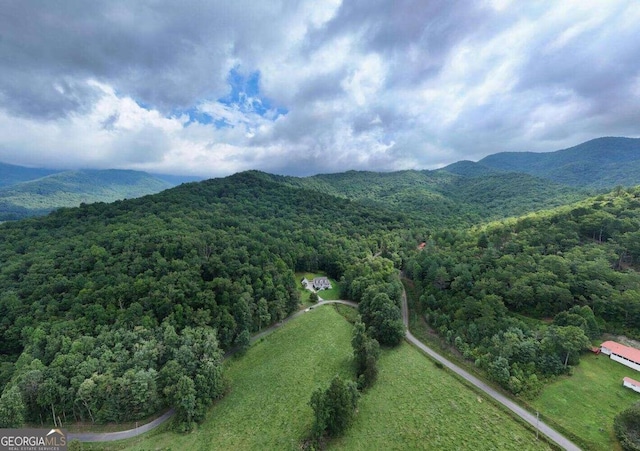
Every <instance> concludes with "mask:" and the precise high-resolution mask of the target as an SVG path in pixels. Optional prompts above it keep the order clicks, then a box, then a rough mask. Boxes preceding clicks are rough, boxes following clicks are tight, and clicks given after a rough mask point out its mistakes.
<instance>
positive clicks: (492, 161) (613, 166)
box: [445, 137, 640, 189]
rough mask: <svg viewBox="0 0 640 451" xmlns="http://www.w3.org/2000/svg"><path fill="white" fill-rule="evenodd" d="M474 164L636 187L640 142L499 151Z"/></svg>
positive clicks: (571, 181)
mask: <svg viewBox="0 0 640 451" xmlns="http://www.w3.org/2000/svg"><path fill="white" fill-rule="evenodd" d="M456 164H457V163H454V165H452V166H454V170H455V165H456ZM477 164H478V165H480V167H487V168H492V169H496V170H501V171H509V172H523V173H525V174H530V175H534V176H536V177H541V178H546V179H549V180H553V181H555V182H558V183H562V184H565V185H571V186H578V187H589V188H599V189H607V188H613V187H615V186H618V185H622V186H635V185H640V139H638V138H614V137H607V138H598V139H593V140H591V141H587V142H585V143H583V144H580V145H577V146H575V147H571V148H568V149H563V150H558V151H555V152H545V153H534V152H502V153H497V154H494V155H489V156H488V157H485V158H483V159H482V160H480V161H479V162H478V163H477ZM447 168H448V167H447ZM447 168H445V170H446V169H447Z"/></svg>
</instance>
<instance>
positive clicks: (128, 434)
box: [67, 292, 580, 451]
mask: <svg viewBox="0 0 640 451" xmlns="http://www.w3.org/2000/svg"><path fill="white" fill-rule="evenodd" d="M326 304H344V305H349V306H351V307H356V308H357V307H358V304H356V303H355V302H351V301H344V300H335V301H325V300H322V299H321V300H319V302H318V303H316V304H314V305H313V306H312V307H309V308H307V309H304V310H300V311H298V312H296V313H294V314H293V315H291V316H289V317H287V318H285V319H284V320H282V321H281V322H279V323H276V324H274V325H273V326H271V327H268V328H267V329H265V330H263V331H262V332H260V333H259V334H257V335H254V336H253V337H252V338H251V343H254V342H256V341H257V340H260V339H261V338H263V337H265V336H267V335H269V334H270V333H272V332H273V331H275V330H276V329H278V328H280V327H281V326H282V325H284V324H286V323H288V322H289V321H291V320H292V319H294V318H297V317H299V316H300V315H304V314H305V313H306V312H308V311H309V310H311V309H314V308H317V307H319V306H322V305H326ZM402 320H403V322H404V324H405V327H406V328H407V331H406V340H407V341H408V342H409V343H411V344H413V345H415V346H416V347H418V348H419V349H420V350H421V351H422V352H424V353H425V354H427V355H429V356H430V357H431V358H433V359H434V360H436V361H438V362H440V363H442V365H444V366H446V367H447V368H449V369H450V370H451V371H453V372H454V373H456V374H458V375H459V376H460V377H462V378H463V379H465V380H466V381H468V382H470V383H471V384H473V385H475V386H476V387H478V388H479V389H480V390H482V391H483V392H484V393H486V394H487V395H489V396H491V397H492V398H493V399H495V400H496V401H498V402H499V403H500V404H502V405H504V406H505V407H506V408H508V409H509V410H511V411H512V412H514V413H515V414H516V415H518V416H519V417H520V418H522V419H523V420H524V421H526V422H527V423H529V424H531V425H532V426H533V427H534V428H537V429H538V430H539V431H540V433H542V434H544V435H546V436H547V437H549V438H550V439H551V440H553V441H554V442H555V443H557V444H558V445H559V446H561V447H562V448H564V449H566V450H570V451H579V450H580V448H578V447H577V446H576V445H575V444H574V443H573V442H571V441H570V440H569V439H567V438H566V437H565V436H563V435H562V434H560V433H559V432H557V431H556V430H554V429H552V428H551V427H550V426H548V425H547V424H545V423H544V422H543V421H539V420H537V419H536V417H535V416H534V415H532V414H531V413H530V412H528V411H526V410H525V409H523V408H522V407H520V406H519V405H518V404H516V403H515V402H513V401H511V400H510V399H509V398H507V397H506V396H504V395H502V394H500V393H499V392H497V391H496V390H494V389H493V388H492V387H490V386H489V385H487V384H485V383H484V382H482V381H481V380H480V379H478V378H477V377H475V376H473V375H471V374H469V373H468V372H466V371H465V370H463V369H462V368H460V367H459V366H457V365H455V364H454V363H452V362H450V361H449V360H447V359H445V358H444V357H442V356H441V355H440V354H438V353H437V352H435V351H434V350H432V349H431V348H429V347H427V346H425V344H424V343H422V342H421V341H420V340H418V339H417V338H416V337H414V336H413V335H412V334H411V332H410V331H409V328H408V326H409V308H408V306H407V295H406V293H405V292H403V293H402ZM231 354H233V351H230V352H229V353H228V354H227V356H228V355H231ZM173 413H174V412H173V409H171V410H169V411H168V412H167V413H165V414H164V415H162V416H161V417H159V418H157V419H155V420H154V421H152V422H151V423H148V424H145V425H144V426H140V427H139V428H136V429H130V430H128V431H121V432H106V433H101V434H98V433H82V434H68V435H67V437H68V439H69V440H73V439H76V440H79V441H81V442H110V441H115V440H123V439H126V438H133V437H136V436H138V435H140V434H142V433H144V432H147V431H150V430H151V429H154V428H156V427H158V426H159V425H161V424H162V423H164V422H165V421H167V420H168V419H169V418H171V417H172V416H173Z"/></svg>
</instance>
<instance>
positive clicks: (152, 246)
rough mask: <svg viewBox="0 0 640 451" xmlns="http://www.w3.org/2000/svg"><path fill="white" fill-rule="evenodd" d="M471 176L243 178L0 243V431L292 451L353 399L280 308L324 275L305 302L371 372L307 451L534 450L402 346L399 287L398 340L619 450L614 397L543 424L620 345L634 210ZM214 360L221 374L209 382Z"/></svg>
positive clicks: (633, 247)
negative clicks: (361, 344) (361, 341)
mask: <svg viewBox="0 0 640 451" xmlns="http://www.w3.org/2000/svg"><path fill="white" fill-rule="evenodd" d="M605 142H606V143H608V145H610V144H611V142H610V141H605ZM634 143H635V141H634V142H631V143H629V142H627V141H624V146H629V145H635V144H634ZM604 149H607V151H609V150H610V147H607V146H604ZM624 149H627V147H625V148H624ZM562 152H565V151H560V155H561V156H562V155H564V154H562ZM625 152H626V153H625V155H631V154H632V152H631V151H626V150H625ZM500 158H502V159H504V158H507V156H501V157H500ZM546 158H551V157H546ZM489 161H491V159H489ZM485 163H486V162H485ZM485 163H482V162H479V163H477V164H475V165H469V164H463V163H461V164H458V165H455V166H453V167H451V168H449V169H447V168H443V169H442V170H437V171H400V172H394V173H371V172H355V171H350V172H346V173H342V174H330V175H317V176H313V177H305V178H296V177H284V176H277V175H272V174H268V173H264V172H259V171H247V172H242V173H238V174H234V175H233V176H230V177H226V178H222V179H211V180H207V181H203V182H191V183H185V184H182V185H180V186H177V187H174V188H170V189H167V190H164V191H161V192H159V193H157V194H153V195H146V196H144V197H140V198H135V199H128V200H117V201H114V202H112V203H105V202H96V203H84V204H82V205H80V206H78V207H65V208H61V209H58V210H56V211H53V212H51V213H49V214H48V215H46V216H43V217H34V218H29V219H23V220H20V221H9V222H6V223H4V224H2V225H0V259H1V261H2V266H1V267H0V313H1V315H0V354H1V355H0V382H1V383H2V386H3V387H4V388H3V395H2V398H1V399H0V422H2V424H3V425H5V426H7V427H8V426H18V425H22V424H32V425H38V424H41V425H48V426H49V425H50V426H52V427H53V426H56V427H60V426H63V427H64V425H65V424H69V423H73V422H74V421H82V422H84V423H96V424H104V423H114V422H115V423H118V422H122V423H127V424H131V423H132V422H134V423H135V422H136V421H138V420H142V419H144V418H147V417H149V416H152V415H154V414H157V413H158V412H160V411H166V410H167V409H169V408H173V409H174V411H175V412H176V413H175V415H174V417H173V418H172V419H171V420H170V422H168V423H166V424H164V425H162V426H160V427H159V428H158V429H155V430H153V431H151V432H148V433H147V434H144V435H142V436H139V437H136V438H133V439H129V440H128V441H123V442H114V443H111V444H109V445H106V444H93V445H91V444H82V445H80V446H82V447H85V448H87V449H103V448H101V446H103V445H104V446H105V447H106V446H108V447H109V449H149V448H157V447H161V446H167V447H169V448H171V447H173V448H184V447H188V448H190V449H210V448H215V447H219V448H220V449H229V448H236V449H258V448H261V449H265V448H266V449H282V448H285V449H286V448H295V447H298V446H300V444H301V443H307V442H306V440H307V438H308V434H309V431H310V429H311V424H312V422H313V412H312V410H311V408H310V407H309V397H310V396H311V392H313V391H314V390H316V389H317V388H318V387H321V386H327V385H328V383H329V380H330V378H331V377H333V376H334V375H335V374H340V375H341V376H342V377H343V378H345V379H353V377H354V376H353V365H354V364H353V353H352V350H351V348H350V346H349V343H350V340H351V328H352V327H351V325H350V323H349V322H348V321H346V320H345V319H344V318H343V317H342V316H341V315H339V314H338V313H337V311H336V308H334V307H330V306H318V307H317V308H315V305H314V301H313V300H312V299H311V297H310V295H309V293H308V292H306V291H303V289H302V287H301V285H300V282H301V280H302V279H303V278H306V277H309V278H311V279H312V278H313V277H316V276H318V275H322V276H323V277H328V278H329V279H330V280H331V282H332V288H331V290H328V291H327V292H326V299H347V300H349V301H351V302H355V303H357V304H358V313H359V314H360V315H361V317H362V319H363V321H364V324H365V325H366V330H367V333H368V334H370V336H371V338H374V339H375V340H377V341H378V342H379V343H380V344H381V345H382V353H381V355H380V358H379V362H378V367H379V373H378V377H377V380H376V381H375V383H374V384H373V385H372V386H371V387H370V388H367V389H366V390H364V389H363V390H362V391H361V394H360V401H359V402H360V404H359V407H358V410H357V412H358V413H357V415H356V416H355V418H354V421H353V424H352V425H351V427H350V428H349V429H347V430H346V431H345V432H344V434H343V435H341V436H339V437H335V438H329V437H328V436H322V437H320V439H319V440H320V441H319V442H318V443H317V444H319V445H322V446H326V447H327V448H328V449H333V448H335V449H361V448H366V445H368V444H370V443H375V444H376V446H379V447H382V448H387V447H394V446H396V445H397V446H399V447H405V448H413V447H420V446H421V444H426V445H425V446H427V447H430V446H433V447H437V448H441V449H461V448H463V449H469V448H474V447H475V448H478V447H480V448H485V447H488V448H500V449H510V448H525V449H539V448H540V447H542V448H545V447H547V446H549V445H548V444H545V442H537V441H535V428H533V429H532V426H531V424H530V425H528V426H525V425H524V423H521V422H520V420H516V419H514V417H512V416H511V414H510V413H508V412H506V411H505V410H503V408H498V407H496V406H495V405H494V404H493V402H492V401H490V400H489V399H488V398H485V397H484V395H478V393H477V392H476V391H474V390H472V389H469V387H467V386H466V385H463V384H461V383H460V381H459V380H458V379H456V378H455V377H453V376H452V374H451V373H449V372H448V370H445V369H442V368H440V367H438V365H436V364H435V363H433V362H432V361H431V360H429V359H428V358H426V357H425V356H423V355H421V354H420V353H419V352H418V351H417V350H416V349H415V348H413V347H411V346H409V345H408V344H407V343H406V342H404V337H405V329H404V324H403V318H402V315H401V306H402V292H403V287H402V285H401V284H400V282H399V280H398V274H399V273H400V272H402V274H403V276H404V277H406V279H407V281H408V282H409V283H410V284H411V286H412V293H411V297H412V299H411V316H412V324H414V323H416V322H417V323H424V324H426V325H428V327H429V328H430V330H431V333H433V334H437V337H438V340H440V342H441V343H443V345H444V346H445V348H446V349H447V352H450V353H451V354H452V355H453V357H454V359H457V360H458V361H459V362H460V363H461V364H462V366H464V367H465V368H468V369H470V370H471V372H472V373H473V374H474V376H477V377H480V378H481V379H482V380H483V381H484V382H483V383H485V382H487V383H489V385H491V386H492V387H494V388H496V389H497V390H498V391H499V392H500V393H501V394H503V395H505V396H507V397H508V398H509V399H510V400H514V401H515V402H517V403H519V404H520V405H522V406H525V407H526V408H527V409H528V411H529V414H531V412H532V411H534V410H535V409H539V410H540V411H541V412H542V415H543V421H544V422H545V423H546V422H547V420H548V421H549V425H550V426H551V427H554V428H558V429H560V432H561V433H563V434H566V435H567V437H568V438H569V439H570V440H572V441H575V443H576V444H577V445H578V446H580V447H582V448H586V449H609V448H611V447H615V446H617V445H616V441H615V435H614V434H613V426H612V423H613V418H614V417H615V415H617V414H618V413H619V412H620V411H622V410H623V409H624V408H626V407H628V406H629V405H630V404H631V403H632V401H633V396H632V393H630V392H629V393H627V392H623V394H622V397H621V398H619V399H617V398H616V396H618V395H612V396H613V397H612V398H609V397H607V396H604V397H602V398H601V399H599V400H598V401H597V402H596V401H595V400H596V399H598V398H597V397H596V396H591V395H587V394H585V395H583V398H584V399H587V400H589V399H591V398H593V399H594V401H593V403H592V404H591V406H592V407H593V406H595V404H600V403H607V405H609V406H610V407H609V409H608V410H607V413H606V415H605V416H604V417H598V418H600V420H598V421H599V422H598V423H593V422H591V420H590V418H591V417H594V416H595V415H596V413H595V411H592V410H589V405H585V406H584V408H583V409H582V411H583V412H585V413H584V416H583V417H582V418H578V417H575V420H573V419H571V418H573V417H571V416H570V415H569V413H570V409H569V410H567V408H566V406H565V407H564V408H563V407H562V406H559V405H555V404H554V402H553V400H560V399H563V397H567V395H566V393H569V392H571V391H572V390H573V391H575V390H576V388H575V386H574V384H581V383H586V382H584V381H585V380H588V379H584V375H585V374H587V373H590V372H591V370H590V369H589V368H590V367H591V368H592V367H593V365H592V364H593V362H592V360H591V358H590V357H591V356H590V355H589V354H586V353H587V352H588V350H589V349H590V348H591V347H592V346H597V345H598V344H599V340H601V337H602V336H603V335H602V334H604V333H609V334H618V335H625V336H627V337H629V338H638V337H640V276H639V275H638V272H637V269H638V267H639V265H638V262H640V248H639V247H638V243H639V242H640V241H639V239H638V237H639V236H640V235H639V234H640V200H639V199H640V188H637V187H633V186H617V187H608V189H604V188H603V187H604V186H607V185H608V184H610V183H612V179H609V178H605V179H604V180H603V181H602V184H597V183H590V184H585V183H583V182H580V183H574V182H573V181H571V182H568V183H567V184H564V185H563V184H559V182H558V180H557V179H554V180H548V179H545V178H544V177H539V174H527V173H523V172H506V171H505V169H504V168H490V169H484V168H483V167H481V166H478V165H480V164H482V165H485ZM510 164H511V163H510ZM513 165H516V163H513ZM507 166H508V165H506V164H505V167H507ZM623 166H624V165H623ZM626 166H627V167H628V168H629V170H630V172H629V173H632V172H633V165H632V164H630V163H627V164H626ZM486 167H489V166H486ZM509 167H510V166H509ZM514 167H515V166H514ZM512 169H513V168H512ZM567 170H570V168H569V169H567ZM620 170H621V171H622V169H620ZM596 176H597V174H596V175H594V177H596ZM49 177H52V176H49ZM134 178H137V175H136V176H135V177H134ZM75 180H77V179H75ZM571 180H574V179H571ZM620 180H623V179H620V178H616V182H618V181H620ZM25 183H26V182H25ZM42 186H43V185H40V188H38V189H40V190H42V189H43V188H42ZM7 189H8V188H7ZM25 192H27V191H25ZM25 196H26V198H29V195H28V194H25ZM33 202H36V201H35V200H33ZM33 205H35V204H33ZM319 295H320V297H324V296H323V292H322V291H321V292H319ZM301 306H304V307H301ZM345 308H346V307H345ZM305 310H306V311H305ZM350 312H352V313H345V316H346V317H349V318H350V319H351V321H355V318H354V316H355V313H353V311H350ZM293 315H295V316H296V318H295V320H292V321H285V319H287V318H292V317H293ZM280 324H283V325H282V326H281V327H276V328H275V332H273V333H272V334H271V335H269V336H268V337H264V338H262V335H261V333H262V332H263V331H265V330H267V329H268V328H269V327H272V326H274V325H280ZM412 327H413V326H412ZM416 335H417V336H419V338H421V339H422V338H423V337H422V336H421V335H420V334H416ZM251 337H254V339H252V338H251ZM255 337H258V338H257V340H256V338H255ZM409 337H411V335H409ZM231 350H234V351H238V352H239V356H238V357H232V358H230V359H226V360H224V361H223V356H224V355H225V354H226V353H228V352H229V351H231ZM583 370H584V371H583ZM616 374H617V373H616ZM616 377H618V376H616ZM564 384H568V388H562V387H564V386H565V385H564ZM585 393H587V392H585ZM612 393H613V392H612ZM615 393H617V392H615ZM267 395H268V396H267ZM263 396H267V397H266V398H264V397H263ZM405 396H406V397H405ZM394 399H396V400H398V403H397V405H395V404H394V403H393V402H392V400H394ZM569 399H570V397H569ZM387 411H388V412H393V414H392V415H386V416H385V415H382V416H381V413H382V412H387ZM260 412H267V413H263V414H260ZM568 418H569V421H567V419H568ZM443 419H446V421H441V420H443ZM593 421H595V420H593ZM529 422H530V423H531V421H529ZM595 424H597V426H594V425H595ZM585 425H589V426H587V428H588V430H585ZM594 428H595V429H594ZM470 430H472V431H473V434H469V431H470ZM595 430H597V431H598V432H597V433H595V434H592V432H594V431H595ZM248 431H260V432H259V433H253V432H248ZM532 439H533V440H532ZM371 440H375V442H371ZM165 442H166V443H173V444H172V445H162V443H165Z"/></svg>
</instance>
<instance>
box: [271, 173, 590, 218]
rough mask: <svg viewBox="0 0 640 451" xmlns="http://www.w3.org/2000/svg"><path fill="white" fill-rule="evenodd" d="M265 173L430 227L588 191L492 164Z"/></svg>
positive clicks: (512, 212)
mask: <svg viewBox="0 0 640 451" xmlns="http://www.w3.org/2000/svg"><path fill="white" fill-rule="evenodd" d="M263 176H265V177H268V178H270V179H272V180H276V181H279V182H282V183H285V184H287V185H289V186H294V187H301V188H305V189H311V190H314V191H318V192H321V193H326V194H328V195H331V196H336V197H343V198H346V199H351V200H355V201H358V202H362V203H364V204H367V205H370V206H372V207H377V206H381V207H387V208H393V209H394V210H397V211H402V212H404V213H406V214H407V215H410V216H411V217H412V219H414V220H415V221H418V222H419V223H420V224H423V225H426V226H428V227H430V228H431V229H433V228H438V229H440V228H444V227H456V228H458V227H460V226H464V225H469V226H470V225H473V224H477V223H479V222H482V221H486V220H487V219H498V218H504V217H506V216H518V215H522V214H525V213H528V212H530V211H534V210H540V209H543V208H550V207H555V206H559V205H564V204H567V203H570V202H575V201H577V200H580V199H583V198H585V197H587V195H589V193H590V192H589V191H586V190H583V189H578V188H575V187H568V186H564V185H560V184H558V183H555V182H550V181H549V180H544V179H542V178H538V177H534V176H531V175H527V174H518V173H502V172H496V171H491V170H488V172H485V171H482V173H481V174H476V173H473V172H466V171H457V172H450V171H448V170H437V171H398V172H387V173H384V172H365V171H349V172H345V173H340V174H324V175H316V176H312V177H305V178H296V177H279V176H271V175H268V174H263Z"/></svg>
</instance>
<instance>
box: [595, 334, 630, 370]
mask: <svg viewBox="0 0 640 451" xmlns="http://www.w3.org/2000/svg"><path fill="white" fill-rule="evenodd" d="M600 351H601V352H602V353H603V354H606V355H608V356H609V358H610V359H611V360H615V361H616V362H619V363H622V364H623V365H626V366H628V367H629V368H633V369H634V370H636V371H640V349H636V348H631V347H629V346H625V345H621V344H620V343H616V342H615V341H605V342H604V343H602V344H601V345H600Z"/></svg>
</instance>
